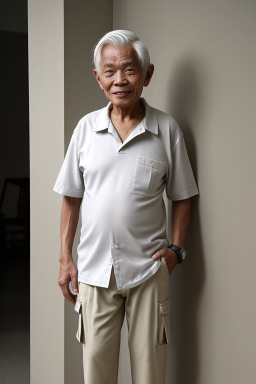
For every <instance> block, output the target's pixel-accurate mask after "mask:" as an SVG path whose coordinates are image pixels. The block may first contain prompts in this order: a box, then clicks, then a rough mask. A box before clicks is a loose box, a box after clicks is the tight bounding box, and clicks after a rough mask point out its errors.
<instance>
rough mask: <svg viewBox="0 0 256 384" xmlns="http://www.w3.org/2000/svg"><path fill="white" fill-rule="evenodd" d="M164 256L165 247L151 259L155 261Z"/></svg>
mask: <svg viewBox="0 0 256 384" xmlns="http://www.w3.org/2000/svg"><path fill="white" fill-rule="evenodd" d="M165 254H166V247H164V248H161V249H159V251H157V252H156V253H154V255H153V256H152V259H154V260H157V259H160V257H162V256H164V255H165Z"/></svg>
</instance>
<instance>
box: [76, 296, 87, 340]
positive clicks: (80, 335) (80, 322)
mask: <svg viewBox="0 0 256 384" xmlns="http://www.w3.org/2000/svg"><path fill="white" fill-rule="evenodd" d="M83 305H84V304H83V303H82V301H80V300H78V299H77V300H76V304H75V311H76V312H77V313H78V328H77V332H76V338H77V340H78V341H79V342H80V343H83V344H85V336H84V326H83V314H82V308H83Z"/></svg>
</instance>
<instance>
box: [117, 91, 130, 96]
mask: <svg viewBox="0 0 256 384" xmlns="http://www.w3.org/2000/svg"><path fill="white" fill-rule="evenodd" d="M129 93H131V92H130V91H126V92H124V91H122V92H114V95H120V96H121V95H128V94H129Z"/></svg>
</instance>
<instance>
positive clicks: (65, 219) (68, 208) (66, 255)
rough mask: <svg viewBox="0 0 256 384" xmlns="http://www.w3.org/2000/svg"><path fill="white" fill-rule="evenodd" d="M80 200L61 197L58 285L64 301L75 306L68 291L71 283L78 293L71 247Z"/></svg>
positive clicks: (76, 274)
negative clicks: (66, 300)
mask: <svg viewBox="0 0 256 384" xmlns="http://www.w3.org/2000/svg"><path fill="white" fill-rule="evenodd" d="M81 202H82V198H77V197H69V196H63V202H62V209H61V220H60V240H61V249H60V259H59V260H60V271H59V277H58V284H59V286H60V287H61V290H62V292H63V295H64V297H65V298H66V299H68V300H69V301H71V303H73V304H75V300H74V296H73V295H72V294H71V292H70V291H69V286H68V285H69V282H70V280H71V281H72V290H73V291H74V292H77V293H78V272H77V267H76V265H75V263H74V261H73V257H72V246H73V242H74V238H75V233H76V229H77V224H78V219H79V211H80V205H81Z"/></svg>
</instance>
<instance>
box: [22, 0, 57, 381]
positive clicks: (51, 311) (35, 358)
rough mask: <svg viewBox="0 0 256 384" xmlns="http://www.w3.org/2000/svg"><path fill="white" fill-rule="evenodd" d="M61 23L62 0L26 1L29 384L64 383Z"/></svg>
mask: <svg viewBox="0 0 256 384" xmlns="http://www.w3.org/2000/svg"><path fill="white" fill-rule="evenodd" d="M63 27H64V24H63V3H62V0H56V1H54V2H53V1H51V0H44V1H43V2H42V1H40V0H29V1H28V38H29V109H30V112H29V113H30V143H29V145H30V180H31V182H30V188H31V189H30V191H31V193H30V196H31V198H30V209H31V216H30V224H31V236H30V238H31V243H30V255H31V256H30V265H31V267H30V273H31V279H30V292H31V300H30V369H31V384H46V383H49V384H50V383H56V384H57V383H58V384H63V382H64V337H63V335H64V300H62V297H61V294H60V290H59V289H58V286H57V278H58V267H59V260H58V258H59V222H60V218H59V213H60V205H61V199H60V198H59V197H58V196H57V194H54V193H53V191H52V188H53V184H54V181H55V178H56V174H57V173H58V171H59V168H60V165H61V162H62V159H63V155H64V135H63V126H64V97H63V94H64V54H63V52H64V39H63V37H64V34H63Z"/></svg>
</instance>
